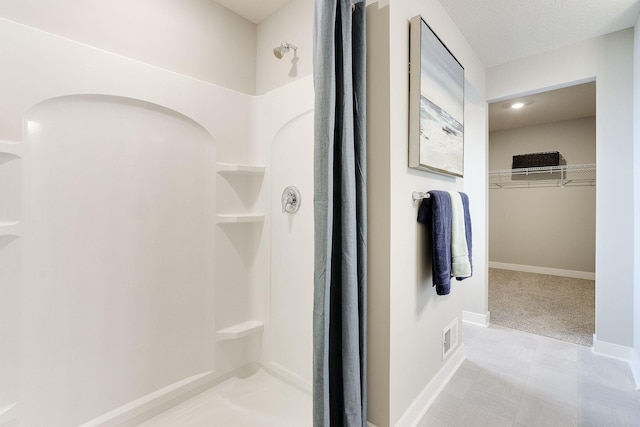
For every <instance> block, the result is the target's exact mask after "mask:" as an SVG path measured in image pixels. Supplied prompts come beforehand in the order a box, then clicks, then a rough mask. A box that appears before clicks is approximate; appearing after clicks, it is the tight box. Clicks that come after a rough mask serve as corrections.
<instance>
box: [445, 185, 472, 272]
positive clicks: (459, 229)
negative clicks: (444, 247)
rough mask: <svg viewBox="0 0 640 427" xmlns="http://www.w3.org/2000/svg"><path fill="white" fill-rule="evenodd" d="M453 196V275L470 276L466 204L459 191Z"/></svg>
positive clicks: (454, 192)
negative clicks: (465, 219) (465, 216)
mask: <svg viewBox="0 0 640 427" xmlns="http://www.w3.org/2000/svg"><path fill="white" fill-rule="evenodd" d="M449 196H451V197H450V198H451V277H470V276H471V263H470V262H469V247H468V246H467V237H466V233H465V224H464V206H463V205H462V198H461V197H460V193H458V192H457V191H449Z"/></svg>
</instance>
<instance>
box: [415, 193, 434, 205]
mask: <svg viewBox="0 0 640 427" xmlns="http://www.w3.org/2000/svg"><path fill="white" fill-rule="evenodd" d="M429 197H431V196H430V195H429V193H427V192H426V191H414V192H413V193H411V198H412V199H413V202H414V203H415V202H417V201H418V200H422V199H428V198H429Z"/></svg>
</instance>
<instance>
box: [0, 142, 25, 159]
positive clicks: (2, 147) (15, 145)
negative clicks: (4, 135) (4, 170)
mask: <svg viewBox="0 0 640 427" xmlns="http://www.w3.org/2000/svg"><path fill="white" fill-rule="evenodd" d="M22 147H23V145H22V142H19V141H7V140H0V153H3V154H13V155H14V156H16V157H22Z"/></svg>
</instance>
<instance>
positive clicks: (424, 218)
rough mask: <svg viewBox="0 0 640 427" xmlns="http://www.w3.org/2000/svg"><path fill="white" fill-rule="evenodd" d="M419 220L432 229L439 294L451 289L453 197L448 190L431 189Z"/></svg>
mask: <svg viewBox="0 0 640 427" xmlns="http://www.w3.org/2000/svg"><path fill="white" fill-rule="evenodd" d="M418 222H421V223H423V224H426V225H427V226H428V227H430V229H431V241H432V246H433V247H432V257H433V286H435V287H436V293H437V294H438V295H448V294H449V292H450V290H451V197H450V196H449V193H447V192H446V191H436V190H432V191H429V197H428V198H424V199H422V203H421V204H420V209H419V210H418Z"/></svg>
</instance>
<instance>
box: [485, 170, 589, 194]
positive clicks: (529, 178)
mask: <svg viewBox="0 0 640 427" xmlns="http://www.w3.org/2000/svg"><path fill="white" fill-rule="evenodd" d="M595 185H596V165H595V164H581V165H560V166H544V167H536V168H522V169H503V170H492V171H489V189H490V190H496V189H504V188H540V187H561V188H562V187H582V186H591V187H593V186H595Z"/></svg>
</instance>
